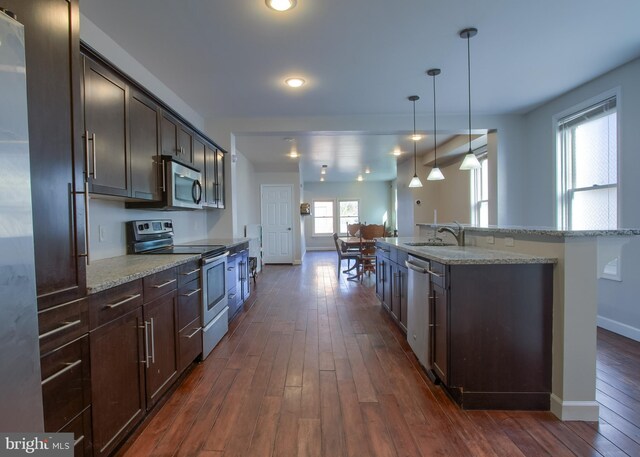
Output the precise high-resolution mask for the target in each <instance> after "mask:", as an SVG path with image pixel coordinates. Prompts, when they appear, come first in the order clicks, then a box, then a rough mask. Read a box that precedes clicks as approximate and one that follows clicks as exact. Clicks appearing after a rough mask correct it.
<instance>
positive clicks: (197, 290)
mask: <svg viewBox="0 0 640 457" xmlns="http://www.w3.org/2000/svg"><path fill="white" fill-rule="evenodd" d="M201 290H202V288H200V287H198V288H197V289H196V290H192V291H191V292H189V293H188V294H180V296H181V297H191V296H192V295H193V294H197V293H198V292H200V291H201Z"/></svg>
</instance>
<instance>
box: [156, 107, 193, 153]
mask: <svg viewBox="0 0 640 457" xmlns="http://www.w3.org/2000/svg"><path fill="white" fill-rule="evenodd" d="M160 131H161V133H162V154H163V155H168V156H173V157H174V158H175V159H176V160H178V161H179V162H182V163H185V164H187V165H193V132H192V131H191V130H190V129H189V128H188V127H186V126H185V125H184V124H183V123H182V122H180V121H179V120H178V119H177V118H176V117H174V116H173V115H171V114H169V113H168V112H166V111H163V112H162V124H161V128H160Z"/></svg>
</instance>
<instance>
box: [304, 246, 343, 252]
mask: <svg viewBox="0 0 640 457" xmlns="http://www.w3.org/2000/svg"><path fill="white" fill-rule="evenodd" d="M335 250H336V248H324V247H322V246H319V247H307V251H335Z"/></svg>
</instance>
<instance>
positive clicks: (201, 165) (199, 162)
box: [193, 136, 207, 200]
mask: <svg viewBox="0 0 640 457" xmlns="http://www.w3.org/2000/svg"><path fill="white" fill-rule="evenodd" d="M205 148H206V145H205V141H204V140H203V139H202V138H200V137H198V136H194V137H193V166H194V168H196V169H197V170H199V171H200V173H201V174H202V180H203V181H205V182H203V190H202V191H203V193H205V194H206V192H207V191H206V187H207V186H206V172H205ZM202 198H203V200H205V199H206V197H205V196H204V195H203V197H202Z"/></svg>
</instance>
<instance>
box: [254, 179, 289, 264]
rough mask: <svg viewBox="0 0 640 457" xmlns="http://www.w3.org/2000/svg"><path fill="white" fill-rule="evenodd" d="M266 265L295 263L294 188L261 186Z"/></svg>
mask: <svg viewBox="0 0 640 457" xmlns="http://www.w3.org/2000/svg"><path fill="white" fill-rule="evenodd" d="M261 193H262V196H261V202H262V203H261V206H262V239H263V247H262V248H263V259H264V263H293V249H292V247H293V225H292V222H291V214H292V206H293V201H292V198H293V195H292V194H293V188H292V186H290V185H289V186H276V185H266V184H265V185H262V186H261Z"/></svg>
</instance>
